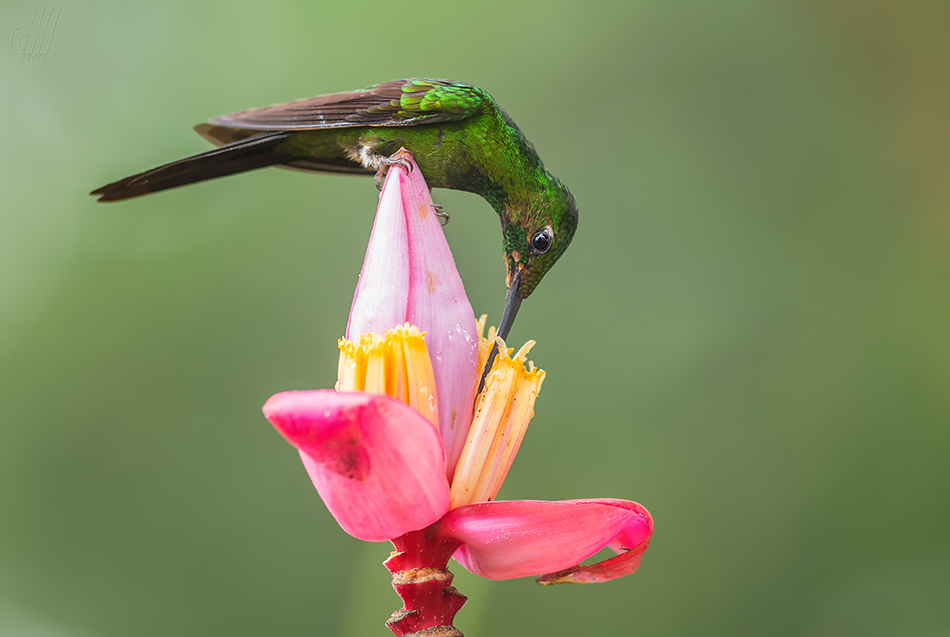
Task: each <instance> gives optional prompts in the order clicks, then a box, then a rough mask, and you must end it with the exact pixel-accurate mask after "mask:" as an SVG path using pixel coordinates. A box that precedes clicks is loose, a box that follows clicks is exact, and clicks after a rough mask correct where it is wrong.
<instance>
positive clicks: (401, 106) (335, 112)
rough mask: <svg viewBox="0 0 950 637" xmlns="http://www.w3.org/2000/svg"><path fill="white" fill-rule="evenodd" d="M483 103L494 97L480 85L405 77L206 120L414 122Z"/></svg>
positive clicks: (295, 126) (265, 127) (228, 123)
mask: <svg viewBox="0 0 950 637" xmlns="http://www.w3.org/2000/svg"><path fill="white" fill-rule="evenodd" d="M487 106H494V100H492V98H491V96H490V95H489V94H488V93H486V92H485V91H483V90H482V89H480V88H477V87H474V86H469V85H468V84H463V83H462V82H453V81H451V80H433V79H416V78H409V79H404V80H394V81H392V82H384V83H382V84H377V85H375V86H371V87H369V88H365V89H362V90H359V91H347V92H344V93H331V94H329V95H318V96H317V97H310V98H307V99H302V100H295V101H293V102H287V103H286V104H274V105H273V106H265V107H264V108H252V109H249V110H246V111H240V112H238V113H233V114H231V115H222V116H221V117H216V118H214V119H212V120H211V123H212V124H216V125H218V126H225V127H228V128H237V129H243V130H253V131H278V130H279V131H293V130H316V129H321V128H354V127H360V126H416V125H418V124H435V123H437V122H447V121H458V120H462V119H465V118H467V117H471V116H472V115H475V114H477V113H479V112H481V111H482V110H483V109H484V108H485V107H487Z"/></svg>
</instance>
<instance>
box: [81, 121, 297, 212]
mask: <svg viewBox="0 0 950 637" xmlns="http://www.w3.org/2000/svg"><path fill="white" fill-rule="evenodd" d="M289 136H290V133H285V132H279V133H263V134H261V135H254V136H253V137H249V138H247V139H242V140H240V141H236V142H232V143H230V144H225V145H224V146H220V147H218V148H215V149H213V150H209V151H207V152H204V153H200V154H198V155H192V156H191V157H185V158H184V159H179V160H178V161H173V162H172V163H170V164H165V165H164V166H158V167H157V168H152V169H150V170H146V171H145V172H141V173H139V174H137V175H132V176H131V177H126V178H125V179H120V180H119V181H116V182H113V183H111V184H107V185H105V186H102V187H101V188H97V189H96V190H93V191H92V192H91V193H89V194H91V195H99V201H122V200H123V199H131V198H133V197H140V196H141V195H147V194H148V193H150V192H158V191H159V190H167V189H169V188H175V187H177V186H185V185H187V184H193V183H197V182H199V181H205V180H207V179H214V178H215V177H224V176H226V175H234V174H236V173H243V172H246V171H248V170H254V169H256V168H264V167H265V166H273V165H274V164H280V163H283V162H288V161H291V160H292V159H293V156H291V155H288V154H286V153H281V152H278V151H277V147H278V146H279V145H280V144H282V143H283V142H284V141H286V140H287V138H288V137H289Z"/></svg>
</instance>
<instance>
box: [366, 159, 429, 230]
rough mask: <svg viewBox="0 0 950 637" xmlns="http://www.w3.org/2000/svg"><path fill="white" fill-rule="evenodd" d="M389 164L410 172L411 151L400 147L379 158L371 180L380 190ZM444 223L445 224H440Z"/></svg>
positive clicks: (407, 172)
mask: <svg viewBox="0 0 950 637" xmlns="http://www.w3.org/2000/svg"><path fill="white" fill-rule="evenodd" d="M391 166H399V167H400V168H402V169H403V170H405V171H406V174H407V175H408V174H409V173H411V172H412V153H410V152H409V151H408V150H406V149H405V148H400V149H399V150H397V151H396V152H395V153H393V154H392V156H390V157H381V158H380V160H379V168H378V169H377V170H376V176H375V177H374V178H373V181H375V182H376V190H379V191H380V192H382V190H383V177H385V176H386V172H387V171H388V170H389V168H390V167H391ZM442 225H445V224H442Z"/></svg>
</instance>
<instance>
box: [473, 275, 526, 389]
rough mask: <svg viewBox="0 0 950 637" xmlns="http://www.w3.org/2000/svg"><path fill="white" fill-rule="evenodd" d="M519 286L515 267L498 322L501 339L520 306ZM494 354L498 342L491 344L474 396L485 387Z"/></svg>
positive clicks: (519, 277)
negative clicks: (503, 309)
mask: <svg viewBox="0 0 950 637" xmlns="http://www.w3.org/2000/svg"><path fill="white" fill-rule="evenodd" d="M520 287H521V270H519V269H518V268H517V267H515V270H514V272H512V274H511V277H510V278H509V280H508V296H507V297H506V298H505V311H504V312H502V313H501V321H500V322H499V323H498V336H500V337H502V338H503V339H506V338H508V332H510V331H511V326H512V325H514V322H515V317H516V316H517V315H518V310H519V309H520V308H521V301H522V299H521V294H520V293H519V288H520ZM496 356H498V343H494V344H492V348H491V352H490V353H489V354H488V360H487V361H486V362H485V369H484V370H483V371H482V379H481V380H480V381H479V383H478V391H477V392H476V396H477V395H478V394H480V393H482V390H483V389H485V380H486V379H487V378H488V372H489V370H491V366H492V365H493V364H494V363H495V357H496Z"/></svg>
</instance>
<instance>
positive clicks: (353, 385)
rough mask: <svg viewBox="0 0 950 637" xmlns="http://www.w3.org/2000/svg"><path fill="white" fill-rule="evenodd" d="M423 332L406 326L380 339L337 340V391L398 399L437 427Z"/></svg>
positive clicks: (375, 336)
mask: <svg viewBox="0 0 950 637" xmlns="http://www.w3.org/2000/svg"><path fill="white" fill-rule="evenodd" d="M423 336H424V333H422V332H420V331H419V330H418V329H417V328H416V327H414V326H411V325H409V324H408V323H406V324H405V325H403V326H400V327H397V328H395V329H392V330H387V331H386V334H385V335H384V336H380V335H379V334H374V333H370V334H362V335H360V339H359V342H358V343H356V342H353V341H349V340H347V339H345V338H344V339H340V343H339V346H340V364H339V368H338V375H337V378H338V380H337V383H336V389H337V391H365V392H369V393H372V394H386V395H387V396H392V397H393V398H396V399H397V400H401V401H402V402H404V403H406V404H407V405H409V406H410V407H412V408H414V409H415V410H416V411H418V412H419V413H420V414H422V415H423V416H424V417H425V418H426V419H427V420H428V421H429V422H431V423H432V424H433V425H434V426H435V428H436V429H438V428H439V406H438V401H437V399H436V394H435V374H433V372H432V362H431V361H430V359H429V351H428V349H426V343H425V339H424V338H423Z"/></svg>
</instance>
